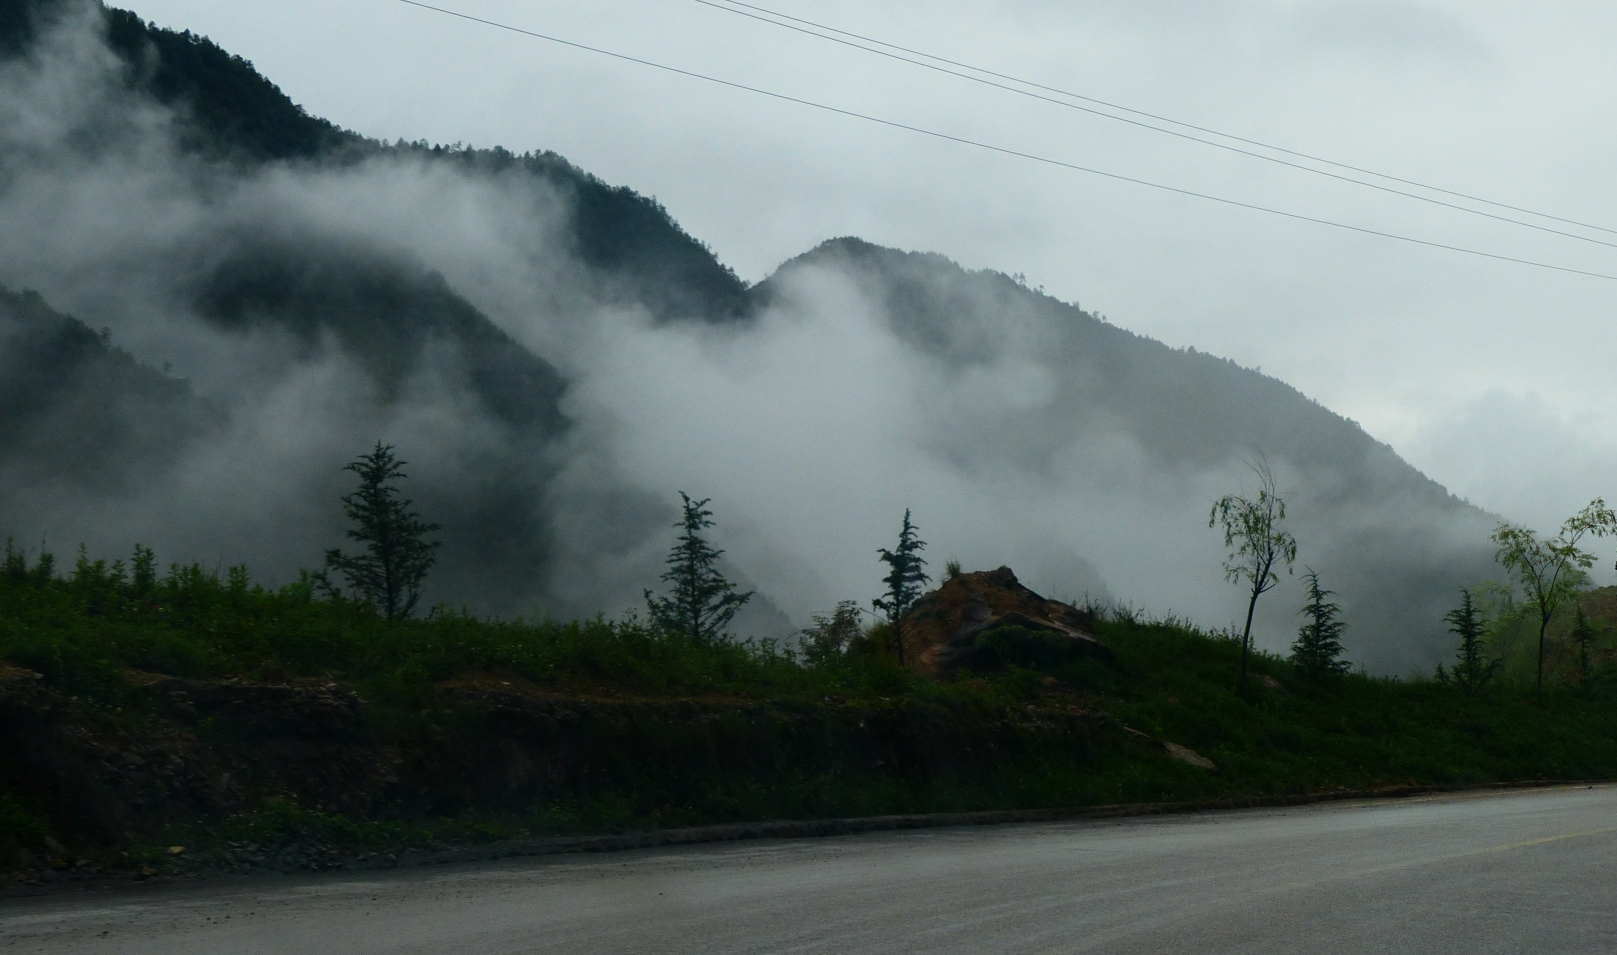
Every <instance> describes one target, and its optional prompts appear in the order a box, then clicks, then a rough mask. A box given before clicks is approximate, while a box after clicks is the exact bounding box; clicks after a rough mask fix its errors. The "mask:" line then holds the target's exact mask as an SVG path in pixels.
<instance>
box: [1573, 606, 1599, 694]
mask: <svg viewBox="0 0 1617 955" xmlns="http://www.w3.org/2000/svg"><path fill="white" fill-rule="evenodd" d="M1567 638H1568V639H1570V640H1571V641H1572V645H1573V646H1575V647H1577V648H1578V682H1579V683H1588V682H1589V649H1590V648H1591V647H1593V646H1594V642H1595V628H1594V627H1593V626H1592V625H1591V624H1590V623H1589V618H1588V616H1587V615H1585V614H1584V612H1583V606H1582V605H1581V604H1580V605H1579V606H1578V616H1577V619H1576V620H1574V621H1573V622H1572V632H1571V633H1569V634H1567Z"/></svg>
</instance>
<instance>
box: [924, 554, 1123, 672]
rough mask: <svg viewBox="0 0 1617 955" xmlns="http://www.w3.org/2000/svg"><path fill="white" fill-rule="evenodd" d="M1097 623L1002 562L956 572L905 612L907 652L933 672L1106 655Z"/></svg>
mask: <svg viewBox="0 0 1617 955" xmlns="http://www.w3.org/2000/svg"><path fill="white" fill-rule="evenodd" d="M1094 626H1095V621H1094V618H1093V617H1092V616H1091V615H1090V614H1089V613H1087V612H1085V611H1082V610H1079V609H1078V608H1077V607H1074V606H1072V605H1071V604H1064V603H1062V602H1060V601H1059V600H1047V599H1045V598H1044V597H1041V596H1039V595H1038V594H1036V593H1034V592H1033V591H1031V590H1029V589H1028V588H1027V587H1024V586H1022V584H1021V582H1020V581H1018V580H1017V579H1016V574H1014V573H1012V572H1011V569H1010V568H1009V567H1001V568H999V569H998V570H990V571H983V572H979V573H972V574H961V575H959V576H958V577H954V578H952V579H950V580H947V581H945V582H944V584H943V586H942V587H939V588H938V589H937V590H934V591H933V592H932V593H929V594H927V595H926V596H925V597H922V598H921V599H920V600H919V601H917V602H916V604H915V607H914V608H913V609H912V610H911V611H910V612H909V613H908V614H905V616H904V620H903V631H904V651H905V657H906V658H907V659H909V660H911V661H913V664H912V665H913V666H914V667H915V668H916V669H917V670H920V671H921V672H923V673H931V674H935V675H946V674H948V673H950V672H952V671H953V670H955V669H957V668H958V667H961V666H968V667H971V668H973V669H991V668H993V667H997V666H1002V665H1004V664H1005V663H1019V664H1021V665H1037V664H1039V663H1057V662H1064V661H1065V660H1068V659H1072V658H1076V657H1086V656H1087V657H1096V658H1098V659H1102V660H1110V659H1111V658H1112V650H1111V648H1110V647H1108V646H1106V644H1104V643H1102V642H1100V641H1099V640H1097V639H1095V635H1094V633H1093V632H1092V631H1093V630H1094Z"/></svg>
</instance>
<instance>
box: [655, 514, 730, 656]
mask: <svg viewBox="0 0 1617 955" xmlns="http://www.w3.org/2000/svg"><path fill="white" fill-rule="evenodd" d="M679 496H680V498H681V500H683V501H684V514H683V516H682V517H681V518H680V520H679V522H678V523H676V524H675V525H674V526H675V527H677V528H680V529H681V530H682V531H684V533H683V534H681V535H680V538H679V540H678V542H676V543H675V544H674V546H673V548H672V549H671V550H669V552H668V560H667V561H666V563H667V564H668V570H667V571H665V572H664V573H663V575H662V578H661V579H662V581H663V582H664V583H666V584H668V585H669V587H670V590H669V592H668V595H667V596H663V597H659V596H657V595H655V594H653V593H652V592H651V591H649V590H648V591H646V609H647V611H649V612H650V614H651V620H652V623H654V624H656V625H657V626H658V627H660V628H661V629H663V630H664V631H667V632H669V633H679V634H684V635H685V636H687V637H689V638H690V639H691V640H692V641H694V642H697V643H708V642H711V641H714V640H718V639H722V638H723V637H724V636H725V628H726V627H728V626H729V625H730V621H731V620H732V619H733V618H734V617H735V615H736V611H738V610H740V609H741V607H742V605H744V604H745V603H746V602H747V601H748V600H751V599H752V594H753V592H752V591H750V590H749V591H747V592H746V593H737V592H736V589H735V585H734V584H732V583H731V582H730V581H729V580H727V579H726V578H725V576H724V575H723V574H721V573H719V569H718V562H719V557H720V556H722V555H723V554H724V551H722V550H715V549H714V548H713V547H712V546H711V545H710V544H708V542H707V539H706V538H705V537H703V536H702V532H703V531H705V530H707V529H708V528H709V527H712V526H713V512H712V511H709V510H707V503H708V501H710V500H712V498H703V499H702V500H700V501H693V500H691V498H690V495H688V494H686V493H685V492H684V491H680V492H679Z"/></svg>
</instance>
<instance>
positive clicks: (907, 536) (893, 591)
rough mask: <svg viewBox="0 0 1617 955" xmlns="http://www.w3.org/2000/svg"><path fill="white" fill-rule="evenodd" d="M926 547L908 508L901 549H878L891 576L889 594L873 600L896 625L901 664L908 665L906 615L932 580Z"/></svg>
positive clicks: (900, 537) (901, 530)
mask: <svg viewBox="0 0 1617 955" xmlns="http://www.w3.org/2000/svg"><path fill="white" fill-rule="evenodd" d="M925 548H926V541H923V540H921V538H920V537H919V536H918V535H917V534H916V531H915V525H914V524H912V523H910V510H909V508H907V507H906V508H905V509H904V523H903V525H902V526H901V527H900V528H899V532H898V548H897V549H896V550H888V549H887V548H885V547H883V548H880V549H878V550H877V551H876V554H877V556H878V557H879V558H880V559H881V561H882V562H883V563H885V564H886V565H887V576H886V577H884V578H882V583H884V584H886V585H887V592H886V594H884V595H882V596H880V597H877V598H876V599H875V600H872V601H871V605H872V606H873V607H875V608H876V609H877V610H879V611H881V612H882V613H883V614H884V615H886V617H887V620H888V622H889V623H891V624H892V625H893V643H894V644H895V646H896V648H897V651H898V665H899V666H905V665H906V664H905V660H904V623H903V618H904V615H905V614H906V613H909V610H910V608H911V607H913V606H914V605H915V601H917V600H919V599H920V597H921V585H922V584H926V583H928V582H930V581H931V579H932V578H931V577H928V576H927V575H926V571H924V570H922V569H921V568H923V567H925V566H926V561H925V560H923V559H922V558H921V551H922V550H924V549H925Z"/></svg>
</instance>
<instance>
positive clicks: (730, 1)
mask: <svg viewBox="0 0 1617 955" xmlns="http://www.w3.org/2000/svg"><path fill="white" fill-rule="evenodd" d="M695 2H696V3H700V4H702V5H703V6H707V7H712V8H713V9H715V10H723V11H725V12H726V13H733V14H736V15H738V16H744V17H749V18H751V19H754V20H758V21H760V22H762V23H768V24H771V25H773V26H778V27H782V28H784V29H788V30H795V31H797V32H799V33H803V34H806V35H808V36H814V37H818V38H820V39H822V40H830V41H831V42H833V43H841V44H843V45H844V46H851V47H853V48H855V49H859V50H864V51H866V52H868V53H875V54H877V55H879V56H886V57H890V58H892V59H896V60H901V61H903V62H905V63H910V64H913V65H915V66H919V67H922V68H925V69H930V70H935V71H938V72H941V73H947V74H949V75H950V76H958V77H960V78H962V79H966V80H970V81H972V82H974V83H982V84H984V85H987V86H993V87H996V88H998V89H1002V90H1007V91H1009V92H1012V93H1016V94H1018V95H1021V96H1029V97H1032V98H1034V99H1039V100H1044V101H1045V102H1048V103H1055V104H1056V105H1058V106H1066V107H1068V108H1070V109H1077V110H1081V111H1083V112H1086V113H1091V114H1093V115H1096V116H1100V117H1104V118H1106V119H1111V120H1115V121H1117V122H1121V123H1128V124H1130V125H1133V126H1139V127H1142V128H1144V129H1150V130H1154V131H1156V132H1159V133H1163V134H1166V135H1169V136H1177V137H1179V138H1181V139H1188V140H1190V141H1191V142H1197V143H1203V144H1205V145H1208V146H1214V147H1217V148H1219V149H1226V150H1229V151H1231V152H1236V153H1240V154H1241V155H1243V156H1251V157H1253V158H1255V159H1262V160H1264V161H1265V162H1273V163H1279V164H1280V165H1283V166H1290V167H1291V168H1293V169H1300V170H1302V171H1304V172H1311V173H1314V174H1315V175H1320V176H1329V177H1331V178H1332V179H1340V180H1342V181H1344V182H1350V183H1355V184H1357V185H1360V186H1365V187H1367V188H1370V189H1380V190H1382V191H1383V192H1390V193H1393V194H1394V195H1399V196H1407V197H1409V198H1411V199H1418V200H1420V201H1422V202H1431V203H1434V204H1436V205H1440V206H1445V207H1447V208H1450V209H1457V210H1459V211H1462V212H1469V213H1471V214H1473V215H1481V216H1487V217H1488V218H1490V219H1498V220H1499V221H1502V222H1509V223H1514V224H1515V225H1520V226H1526V227H1527V228H1530V229H1540V230H1542V231H1545V232H1552V233H1554V234H1556V235H1564V236H1568V237H1569V238H1574V239H1581V240H1583V241H1585V242H1597V243H1598V244H1600V245H1613V243H1609V242H1600V241H1599V240H1598V239H1591V238H1588V237H1587V236H1580V235H1575V234H1573V233H1569V232H1562V231H1560V230H1558V229H1549V228H1545V227H1543V226H1538V225H1534V224H1532V223H1528V222H1522V221H1520V220H1517V219H1511V218H1509V217H1505V216H1495V215H1491V214H1489V213H1487V212H1483V211H1481V210H1479V209H1468V208H1466V207H1465V206H1457V205H1453V204H1452V203H1447V202H1442V201H1440V200H1437V199H1432V198H1430V197H1428V196H1420V195H1415V194H1412V193H1408V192H1404V191H1402V190H1398V189H1391V188H1389V187H1386V186H1380V185H1377V184H1375V183H1369V182H1364V181H1362V180H1359V179H1354V178H1352V177H1349V176H1341V175H1338V174H1336V173H1331V172H1327V171H1326V170H1323V169H1314V168H1312V167H1310V166H1304V165H1301V164H1298V163H1292V162H1287V161H1286V160H1284V159H1278V158H1276V157H1274V156H1265V155H1263V154H1261V153H1254V152H1250V151H1248V150H1245V149H1239V148H1236V147H1234V146H1229V145H1227V144H1224V143H1217V142H1212V141H1210V140H1206V139H1202V138H1201V137H1199V136H1189V135H1186V134H1184V133H1177V132H1174V131H1173V130H1171V129H1163V128H1161V127H1159V126H1152V125H1151V124H1150V123H1142V122H1139V121H1137V120H1131V119H1129V118H1127V117H1125V116H1116V115H1113V114H1111V113H1105V112H1102V111H1100V110H1094V109H1086V108H1085V107H1082V106H1078V105H1076V104H1074V103H1068V102H1064V101H1062V100H1055V99H1051V98H1049V97H1046V96H1040V95H1038V94H1037V93H1030V92H1028V91H1027V90H1024V89H1017V88H1015V87H1010V86H1005V85H1002V84H1000V83H994V82H991V81H989V80H985V79H982V78H981V77H977V76H970V75H967V74H963V73H957V72H955V71H954V70H948V69H943V68H941V67H937V66H934V65H932V64H930V63H922V62H918V61H916V60H912V59H909V58H908V57H905V56H897V55H895V54H892V53H887V52H885V51H883V50H875V49H871V48H870V47H867V46H861V45H860V44H859V43H850V42H848V41H847V40H840V39H838V38H837V37H835V36H826V35H825V34H823V33H815V32H813V30H806V29H803V28H802V27H795V26H792V23H800V24H802V25H803V26H804V27H813V28H814V30H825V31H827V32H829V33H835V34H838V35H839V36H843V37H848V38H850V39H852V40H858V41H861V42H862V43H873V44H875V45H876V46H881V47H886V48H887V49H888V50H897V51H898V52H900V53H908V54H910V55H912V56H919V57H923V58H925V59H928V60H933V61H936V62H937V63H943V64H947V65H948V66H953V67H959V68H960V69H963V70H970V71H972V72H973V73H981V74H982V75H983V76H991V77H994V78H995V79H1000V80H1005V81H1007V82H1010V83H1016V84H1019V85H1021V86H1026V87H1031V88H1032V89H1038V90H1044V91H1045V92H1047V93H1055V94H1057V95H1060V96H1066V97H1070V98H1072V99H1076V100H1082V101H1083V102H1086V103H1094V104H1095V105H1097V106H1104V107H1106V108H1107V109H1115V110H1118V111H1120V112H1124V113H1129V114H1131V115H1134V116H1142V117H1145V118H1146V119H1152V120H1156V121H1157V122H1161V123H1168V124H1170V125H1173V126H1178V127H1180V128H1182V129H1189V130H1194V131H1195V132H1198V133H1205V134H1207V135H1209V136H1217V137H1219V138H1221V139H1228V140H1231V141H1234V142H1238V143H1245V144H1246V145H1248V146H1256V147H1258V148H1260V149H1268V150H1272V151H1274V152H1278V153H1284V154H1285V155H1288V156H1295V157H1297V158H1299V159H1306V160H1308V161H1309V162H1317V163H1323V164H1325V165H1327V166H1334V167H1336V168H1337V169H1346V170H1348V171H1349V172H1356V173H1359V174H1361V175H1365V176H1374V177H1376V178H1377V179H1385V180H1387V181H1389V182H1396V183H1400V184H1402V185H1405V186H1412V187H1414V188H1417V189H1425V190H1428V191H1430V192H1436V193H1441V194H1442V195H1446V196H1453V197H1455V198H1457V199H1465V200H1467V201H1470V202H1480V203H1482V204H1483V205H1488V206H1493V207H1494V208H1497V209H1508V210H1510V211H1512V212H1520V213H1523V214H1524V215H1530V216H1537V217H1539V218H1541V219H1549V220H1551V221H1554V222H1560V223H1564V224H1566V225H1573V226H1578V227H1579V228H1583V229H1593V230H1595V231H1596V232H1605V233H1607V234H1610V235H1617V229H1608V228H1606V227H1605V226H1599V225H1595V224H1593V223H1589V222H1580V221H1578V220H1577V219H1568V218H1565V217H1562V216H1557V215H1551V214H1550V213H1548V212H1537V211H1534V210H1532V209H1528V208H1524V207H1522V206H1514V205H1511V204H1509V203H1506V202H1496V201H1494V200H1492V199H1485V198H1483V197H1481V196H1475V195H1471V194H1469V193H1464V192H1456V191H1454V190H1452V189H1444V188H1442V187H1441V186H1433V185H1430V184H1427V183H1423V182H1418V181H1416V180H1413V179H1404V178H1401V177H1399V176H1393V175H1389V174H1387V173H1384V172H1376V171H1375V170H1373V169H1366V168H1363V167H1361V166H1354V165H1350V164H1348V163H1343V162H1337V161H1335V160H1331V159H1326V158H1324V157H1322V156H1314V155H1310V154H1308V153H1304V152H1299V151H1297V150H1294V149H1287V148H1285V147H1283V146H1275V145H1272V144H1270V143H1265V142H1262V141H1260V140H1256V139H1248V138H1246V137H1243V136H1236V135H1234V134H1233V133H1225V132H1220V131H1219V130H1216V129H1212V128H1209V127H1206V126H1198V125H1196V124H1194V123H1187V122H1183V121H1181V120H1177V119H1172V118H1170V117H1167V116H1162V115H1159V114H1156V113H1148V112H1146V111H1144V110H1138V109H1132V108H1130V107H1127V106H1122V105H1120V104H1117V103H1110V102H1107V101H1106V100H1101V99H1096V98H1095V97H1093V96H1085V95H1083V94H1082V93H1074V92H1071V91H1070V90H1063V89H1060V88H1058V87H1054V86H1046V85H1044V84H1042V83H1036V82H1034V81H1032V80H1025V79H1021V78H1020V77H1016V76H1012V75H1010V74H1006V73H996V72H995V71H993V70H990V69H985V68H984V67H980V66H973V65H971V64H970V63H964V62H961V61H959V60H951V59H949V58H948V57H943V56H937V55H935V54H932V53H927V52H924V51H922V50H916V49H912V48H910V47H906V46H900V45H898V44H896V43H888V42H886V41H885V40H878V39H875V38H873V37H869V36H865V35H863V34H859V33H852V32H849V31H847V30H840V29H838V28H836V27H833V26H828V25H826V24H823V23H816V22H815V21H813V20H805V19H803V18H801V17H794V16H792V15H790V14H786V13H781V12H779V11H776V10H770V9H769V8H767V7H760V6H757V5H755V4H751V3H744V2H742V0H721V2H713V0H695ZM736 7H744V8H745V10H738V9H735V8H736ZM746 10H753V11H756V14H755V13H747V12H746ZM757 14H765V16H758V15H757ZM770 17H776V18H778V19H774V20H772V19H769V18H770ZM782 20H789V21H791V23H782V22H780V21H782Z"/></svg>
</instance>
